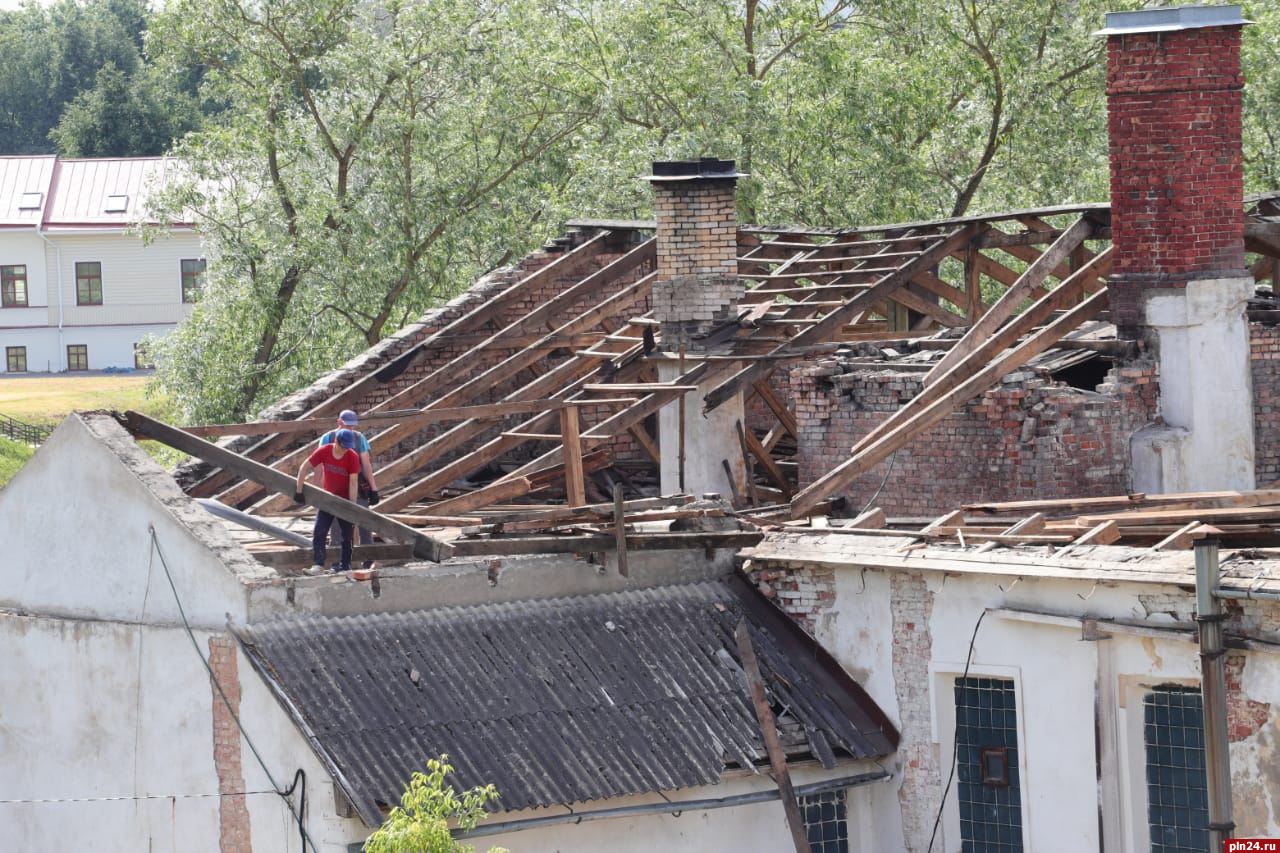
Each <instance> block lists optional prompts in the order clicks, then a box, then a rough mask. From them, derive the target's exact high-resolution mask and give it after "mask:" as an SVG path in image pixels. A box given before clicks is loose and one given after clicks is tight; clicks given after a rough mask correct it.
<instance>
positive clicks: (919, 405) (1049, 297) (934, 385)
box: [852, 248, 1111, 455]
mask: <svg viewBox="0 0 1280 853" xmlns="http://www.w3.org/2000/svg"><path fill="white" fill-rule="evenodd" d="M1110 251H1111V250H1110V248H1108V249H1107V251H1105V252H1101V253H1099V254H1098V255H1097V256H1096V257H1095V258H1094V259H1093V260H1092V261H1090V263H1089V265H1088V266H1086V267H1084V268H1082V269H1080V270H1078V271H1077V272H1076V273H1075V274H1074V275H1072V276H1071V277H1070V278H1068V279H1067V280H1066V281H1064V282H1062V284H1061V285H1060V286H1058V287H1057V288H1055V289H1054V290H1052V291H1050V292H1049V293H1048V294H1046V295H1045V296H1042V297H1041V298H1040V299H1039V300H1038V301H1037V302H1036V303H1035V304H1034V305H1032V306H1031V307H1030V308H1028V309H1027V310H1026V311H1023V312H1022V313H1021V314H1018V315H1017V316H1015V317H1014V318H1013V319H1012V320H1010V321H1009V322H1008V323H1007V324H1006V325H1005V326H1004V327H1003V328H1001V329H999V330H998V331H997V332H996V333H995V334H994V335H992V336H990V337H989V338H986V339H985V340H982V341H979V342H976V345H975V346H974V348H973V349H972V350H971V351H969V352H968V353H967V354H966V355H965V356H964V357H962V358H961V359H959V360H958V361H955V363H954V364H953V365H952V367H951V368H950V369H949V370H948V371H947V372H946V374H944V375H941V376H938V377H937V378H936V379H934V380H933V381H931V382H929V381H927V380H926V381H927V384H926V385H925V386H924V387H923V388H921V389H920V392H919V393H918V394H916V395H915V396H914V397H912V398H911V399H910V400H908V401H907V402H906V403H904V404H903V405H902V406H901V407H899V409H898V410H897V411H896V412H894V413H893V414H891V415H890V416H889V417H888V418H886V419H885V420H883V421H881V422H880V423H879V424H877V425H876V427H875V429H873V430H871V431H870V432H868V433H867V434H866V435H864V436H863V437H862V438H861V439H859V440H858V441H857V442H856V443H855V444H854V445H853V450H852V453H854V454H855V455H856V454H857V453H859V452H860V451H861V450H862V449H863V448H864V447H869V446H870V445H871V444H873V443H874V442H876V441H878V440H879V439H880V438H881V437H882V436H885V435H888V434H889V433H891V432H893V431H894V430H895V429H897V428H898V427H899V426H900V425H901V424H904V423H906V422H908V421H910V420H911V419H912V418H913V417H915V416H916V414H917V413H918V412H920V411H923V410H924V409H925V408H927V407H928V406H930V405H932V404H933V402H934V401H936V400H938V399H941V398H942V397H944V396H945V395H946V394H947V393H949V392H950V391H952V390H953V389H955V388H957V387H959V386H960V385H961V384H962V383H964V382H965V381H967V380H968V379H969V378H970V377H972V376H974V375H976V374H977V373H979V372H980V371H982V370H983V369H984V368H986V367H987V366H989V365H990V364H992V363H993V359H995V358H997V354H998V353H1000V352H1001V351H1002V350H1006V349H1007V348H1009V347H1011V346H1013V345H1014V344H1015V343H1016V342H1017V341H1018V339H1019V338H1021V337H1022V336H1023V335H1024V334H1027V333H1028V332H1030V331H1031V330H1032V329H1033V328H1034V327H1035V326H1036V325H1037V324H1038V323H1041V322H1044V321H1045V320H1046V319H1048V318H1049V317H1051V316H1052V315H1053V313H1054V312H1055V311H1060V310H1062V309H1063V308H1066V307H1068V306H1069V305H1070V304H1071V303H1072V302H1073V301H1075V300H1076V299H1078V298H1079V297H1080V296H1082V295H1084V292H1085V291H1084V282H1085V281H1086V280H1087V279H1088V278H1089V277H1091V276H1092V275H1094V274H1095V273H1096V271H1097V270H1099V269H1104V268H1108V267H1109V265H1110V263H1111V255H1110ZM989 313H990V312H989ZM984 319H985V317H984ZM1082 322H1083V321H1082ZM1055 343H1056V342H1055ZM1046 349H1047V347H1046ZM951 352H955V349H954V348H953V349H952V350H951ZM1042 352H1043V350H1042ZM1037 355H1038V353H1037ZM932 375H933V374H932V373H930V376H932Z"/></svg>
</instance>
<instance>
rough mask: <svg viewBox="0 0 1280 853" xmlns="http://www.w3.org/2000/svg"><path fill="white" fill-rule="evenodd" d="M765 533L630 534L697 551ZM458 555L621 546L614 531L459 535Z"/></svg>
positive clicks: (732, 545)
mask: <svg viewBox="0 0 1280 853" xmlns="http://www.w3.org/2000/svg"><path fill="white" fill-rule="evenodd" d="M763 538H764V534H762V533H759V532H756V531H736V530H735V531H726V532H723V533H654V534H647V533H632V534H630V535H629V536H628V537H627V550H628V551H629V552H631V551H694V550H706V549H708V548H726V549H732V550H735V551H736V550H738V549H739V548H750V547H751V546H753V545H758V544H759V543H760V540H761V539H763ZM452 545H453V548H454V556H455V557H484V556H491V557H499V556H503V555H508V554H590V553H592V552H596V551H612V550H614V549H615V548H617V547H618V542H617V539H616V538H615V537H614V536H613V535H612V534H610V535H604V534H588V535H570V536H521V537H513V538H504V539H458V540H455V541H454V542H453V543H452Z"/></svg>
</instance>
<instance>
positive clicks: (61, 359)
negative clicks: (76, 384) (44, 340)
mask: <svg viewBox="0 0 1280 853" xmlns="http://www.w3.org/2000/svg"><path fill="white" fill-rule="evenodd" d="M32 227H33V228H34V229H35V232H36V236H37V237H39V238H40V239H41V240H43V241H45V242H46V243H48V244H49V245H50V246H52V247H53V251H54V254H56V255H57V256H58V287H57V290H58V372H59V373H65V372H66V370H67V364H66V359H67V348H66V347H65V346H63V344H62V248H61V247H60V246H59V245H58V244H57V243H55V242H53V241H52V240H50V239H49V238H48V237H46V236H45V235H44V230H43V229H42V228H41V227H40V223H38V222H37V223H36V224H35V225H33V226H32ZM44 281H45V286H46V287H47V286H48V284H49V273H48V272H46V273H45V275H44Z"/></svg>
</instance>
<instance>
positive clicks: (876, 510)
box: [846, 507, 888, 530]
mask: <svg viewBox="0 0 1280 853" xmlns="http://www.w3.org/2000/svg"><path fill="white" fill-rule="evenodd" d="M887 522H888V519H886V518H885V514H884V510H882V509H880V507H872V508H871V509H869V510H867V511H866V512H864V513H861V514H860V515H858V516H857V517H856V518H854V519H853V521H850V522H849V523H848V524H847V525H846V527H848V528H849V529H851V530H877V529H880V528H883V527H884V526H885V524H886V523H887Z"/></svg>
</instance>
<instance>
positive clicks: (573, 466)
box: [560, 406, 587, 506]
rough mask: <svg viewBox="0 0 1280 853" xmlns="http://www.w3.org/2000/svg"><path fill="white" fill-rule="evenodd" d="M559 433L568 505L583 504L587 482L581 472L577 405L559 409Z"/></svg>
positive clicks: (585, 500) (585, 498) (580, 443)
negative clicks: (561, 440) (561, 442)
mask: <svg viewBox="0 0 1280 853" xmlns="http://www.w3.org/2000/svg"><path fill="white" fill-rule="evenodd" d="M560 434H561V435H562V436H563V442H564V445H563V446H564V491H565V500H566V502H567V503H568V504H569V506H584V505H585V504H586V502H587V484H586V481H585V480H583V472H582V441H581V440H580V438H579V436H578V407H577V406H570V407H568V408H566V409H561V410H560Z"/></svg>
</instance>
